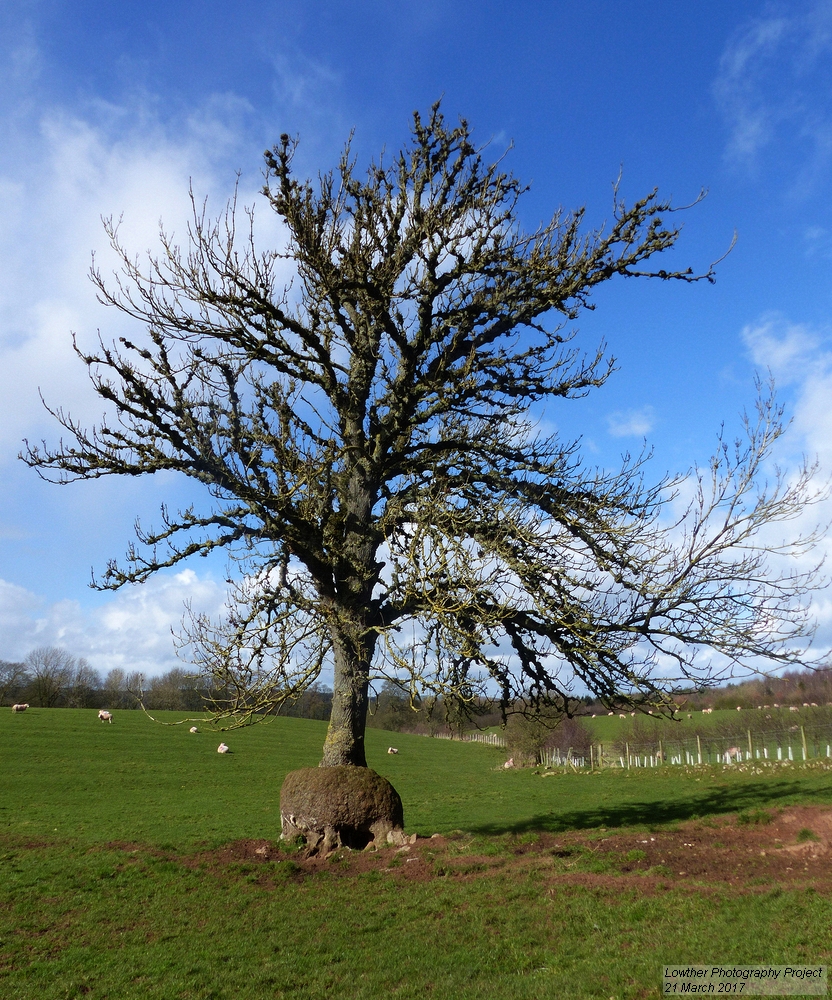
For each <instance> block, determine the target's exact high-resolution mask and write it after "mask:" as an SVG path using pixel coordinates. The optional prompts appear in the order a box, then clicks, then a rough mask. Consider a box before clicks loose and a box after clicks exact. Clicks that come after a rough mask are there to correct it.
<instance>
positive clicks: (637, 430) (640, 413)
mask: <svg viewBox="0 0 832 1000" xmlns="http://www.w3.org/2000/svg"><path fill="white" fill-rule="evenodd" d="M653 425H654V417H653V407H652V406H642V407H641V408H640V409H638V410H616V412H615V413H611V414H610V415H609V416H608V417H607V429H608V430H609V432H610V434H612V436H613V437H644V435H645V434H649V433H650V431H651V430H652V429H653Z"/></svg>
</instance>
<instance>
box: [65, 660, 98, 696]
mask: <svg viewBox="0 0 832 1000" xmlns="http://www.w3.org/2000/svg"><path fill="white" fill-rule="evenodd" d="M100 688H101V677H100V675H99V673H98V671H97V670H94V669H93V668H92V667H91V666H90V665H89V663H87V661H86V660H85V659H84V658H83V657H81V659H79V660H78V662H77V663H76V664H75V669H74V673H73V676H72V679H71V682H70V686H69V689H68V691H67V694H66V702H67V705H69V706H70V707H71V708H92V707H95V700H96V698H97V696H98V691H99V689H100Z"/></svg>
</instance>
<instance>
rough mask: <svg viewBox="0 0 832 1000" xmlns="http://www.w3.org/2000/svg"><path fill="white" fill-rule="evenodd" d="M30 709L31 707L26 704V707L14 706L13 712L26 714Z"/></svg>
mask: <svg viewBox="0 0 832 1000" xmlns="http://www.w3.org/2000/svg"><path fill="white" fill-rule="evenodd" d="M28 707H29V706H28V704H26V705H12V711H13V712H25V711H26V709H27V708H28Z"/></svg>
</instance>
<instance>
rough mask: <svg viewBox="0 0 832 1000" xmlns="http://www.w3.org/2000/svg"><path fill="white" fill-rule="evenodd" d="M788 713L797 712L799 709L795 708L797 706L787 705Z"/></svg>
mask: <svg viewBox="0 0 832 1000" xmlns="http://www.w3.org/2000/svg"><path fill="white" fill-rule="evenodd" d="M789 711H790V712H799V711H800V709H799V708H798V707H797V705H789Z"/></svg>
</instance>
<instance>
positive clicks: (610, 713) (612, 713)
mask: <svg viewBox="0 0 832 1000" xmlns="http://www.w3.org/2000/svg"><path fill="white" fill-rule="evenodd" d="M607 715H608V716H610V715H615V712H607Z"/></svg>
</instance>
